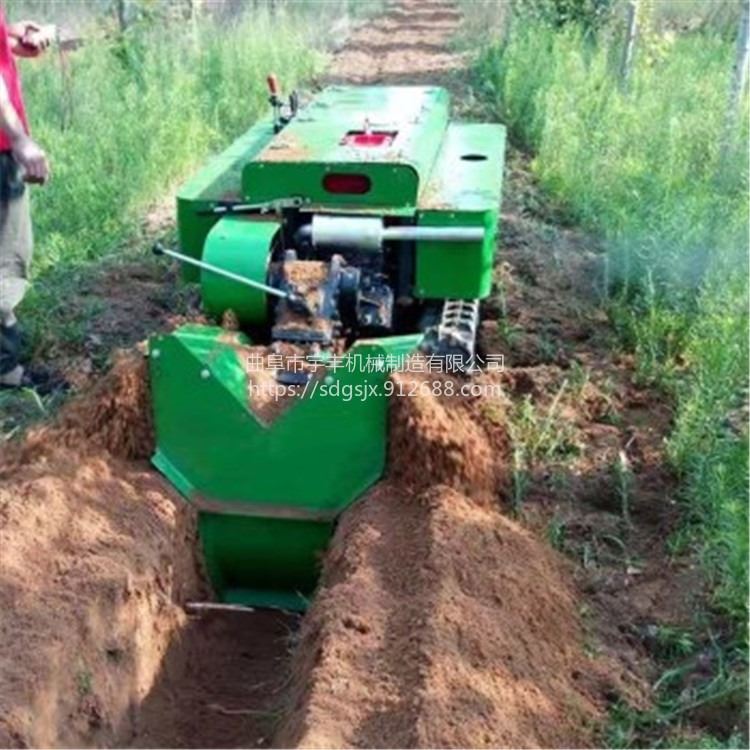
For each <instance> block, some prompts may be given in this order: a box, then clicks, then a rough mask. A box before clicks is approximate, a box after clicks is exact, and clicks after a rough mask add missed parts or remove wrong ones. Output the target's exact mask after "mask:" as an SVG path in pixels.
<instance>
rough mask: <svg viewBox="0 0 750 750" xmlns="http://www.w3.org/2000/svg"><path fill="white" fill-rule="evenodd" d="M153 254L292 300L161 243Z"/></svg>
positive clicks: (279, 291) (260, 284)
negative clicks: (166, 256)
mask: <svg viewBox="0 0 750 750" xmlns="http://www.w3.org/2000/svg"><path fill="white" fill-rule="evenodd" d="M153 252H154V255H168V256H169V257H170V258H174V259H175V260H179V261H181V262H182V263H187V264H188V265H191V266H195V267H196V268H200V269H201V270H203V271H208V272H209V273H215V274H216V275H217V276H223V277H224V278H225V279H231V280H232V281H236V282H237V283H238V284H244V285H245V286H249V287H252V288H253V289H257V290H259V291H261V292H265V293H266V294H272V295H273V296H274V297H280V298H281V299H292V295H291V294H287V292H283V291H281V289H277V288H276V287H275V286H269V285H268V284H262V283H261V282H260V281H253V280H252V279H248V278H246V277H245V276H240V275H239V274H236V273H232V272H231V271H227V270H225V269H223V268H219V267H218V266H214V265H212V264H211V263H204V262H203V261H202V260H196V259H195V258H191V257H190V256H189V255H183V254H182V253H178V252H177V251H176V250H169V249H168V248H166V247H164V246H163V245H162V244H161V243H159V242H157V243H156V244H155V245H154V247H153Z"/></svg>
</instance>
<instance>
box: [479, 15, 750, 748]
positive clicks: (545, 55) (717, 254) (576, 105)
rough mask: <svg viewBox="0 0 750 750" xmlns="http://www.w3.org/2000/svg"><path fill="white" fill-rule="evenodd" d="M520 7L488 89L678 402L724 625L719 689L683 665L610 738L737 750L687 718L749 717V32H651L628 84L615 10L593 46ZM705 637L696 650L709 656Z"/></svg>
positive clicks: (677, 448)
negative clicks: (742, 39) (745, 71)
mask: <svg viewBox="0 0 750 750" xmlns="http://www.w3.org/2000/svg"><path fill="white" fill-rule="evenodd" d="M537 5H538V4H537ZM645 5H646V6H648V5H649V4H648V3H646V4H645ZM514 8H515V13H514V14H513V18H512V22H511V23H510V25H506V26H505V28H504V29H502V30H500V31H498V32H497V33H496V34H495V36H494V38H491V39H490V40H489V41H488V42H487V43H486V44H485V45H484V46H483V48H482V50H481V51H480V54H479V55H478V59H477V62H476V66H475V73H476V81H477V86H478V88H479V90H480V91H481V92H482V94H483V96H484V98H485V101H486V102H487V103H488V105H489V106H490V107H491V108H492V109H493V110H494V113H495V114H496V116H498V118H499V119H501V120H502V121H504V122H506V123H507V124H508V125H509V127H510V131H511V135H512V137H513V139H514V140H515V143H516V144H517V145H518V146H520V147H521V148H522V149H524V150H527V151H529V152H531V154H532V156H533V162H532V164H533V169H534V172H535V175H536V177H537V179H538V182H539V184H540V185H541V187H542V188H543V189H544V190H545V192H546V193H547V194H548V195H549V196H551V197H552V198H553V200H554V202H555V205H556V207H559V208H558V209H557V210H559V211H560V215H561V217H562V218H563V220H566V221H570V222H575V223H578V224H580V225H583V226H584V227H586V228H588V229H589V230H591V231H594V232H596V233H597V234H599V235H600V236H602V237H603V239H604V247H605V249H606V269H607V282H608V284H607V288H608V290H609V295H610V296H609V301H608V303H609V310H610V315H611V319H612V322H613V324H614V326H615V329H616V330H617V332H618V333H619V337H620V341H621V342H622V345H623V346H624V347H625V348H627V349H628V350H630V351H632V352H634V353H635V354H636V358H635V360H636V377H637V378H638V379H639V380H640V381H641V382H644V383H652V384H656V385H658V386H659V387H661V388H663V389H665V390H666V391H667V392H668V393H669V394H671V396H672V397H673V399H674V404H675V410H674V414H675V416H674V427H673V431H672V433H671V435H670V438H669V441H668V456H669V459H670V461H671V464H672V466H673V467H674V469H675V471H676V473H677V474H678V476H679V477H680V478H681V480H682V482H681V493H680V496H681V499H682V501H683V504H684V508H685V519H686V522H685V525H684V526H683V528H681V529H680V532H679V540H678V541H679V545H678V546H679V548H680V549H681V550H682V551H685V549H686V548H692V549H693V550H695V551H696V552H697V554H698V555H699V559H700V560H701V562H702V567H703V569H704V571H705V573H706V576H707V578H708V580H709V583H710V584H711V591H712V598H711V606H712V608H713V614H718V615H719V618H718V621H719V622H720V623H721V625H720V634H719V635H718V636H717V637H716V643H715V644H714V645H713V646H712V647H711V648H712V651H711V658H712V659H713V660H714V662H715V663H714V664H713V666H712V667H711V668H710V669H708V670H707V673H708V674H711V675H713V676H712V677H711V679H704V680H701V681H698V682H697V683H695V684H691V685H689V686H686V685H685V684H684V682H681V681H680V679H678V677H679V675H678V674H677V673H675V672H671V673H670V672H669V670H670V669H676V668H677V667H678V666H679V668H680V669H682V666H681V665H676V664H672V663H671V662H670V664H669V665H667V666H668V669H667V671H666V672H665V674H667V675H669V676H668V677H665V679H664V680H663V681H661V682H660V684H659V689H658V690H657V691H656V704H655V706H654V708H653V710H652V711H649V712H633V711H631V710H630V709H627V708H626V707H622V708H621V709H618V710H617V711H615V712H614V714H613V723H612V728H611V736H610V737H609V738H608V741H609V743H610V744H611V745H612V746H617V747H629V746H638V744H639V743H640V744H643V743H646V744H649V743H654V744H656V745H657V746H672V747H677V746H685V747H687V746H693V747H697V746H703V747H735V746H739V745H738V744H737V743H738V742H740V743H742V742H743V741H744V742H746V739H743V736H744V735H743V734H742V732H740V730H739V728H738V726H735V725H732V726H727V725H726V724H721V723H719V724H717V725H716V726H710V727H708V728H707V729H706V730H705V732H702V733H699V734H698V735H693V734H689V733H688V734H685V733H684V732H688V727H687V725H686V724H685V723H684V719H685V718H686V717H687V716H688V715H690V716H700V717H703V716H704V715H707V714H710V713H712V712H713V711H714V708H712V707H718V708H716V709H715V710H716V711H718V712H720V713H721V712H723V713H724V716H725V717H731V716H735V717H736V716H737V715H741V716H746V714H743V713H742V709H741V706H740V704H741V703H742V702H743V701H746V697H747V682H746V671H747V668H746V639H747V630H746V624H747V599H748V596H747V595H748V585H747V584H748V498H747V487H748V433H747V422H748V414H747V403H748V401H747V399H748V388H747V386H748V361H749V358H748V277H747V267H748V231H747V226H748V200H747V194H748V169H747V148H748V117H747V106H746V105H747V98H745V101H744V105H745V106H744V107H743V116H742V117H741V118H740V122H739V124H738V126H737V128H736V130H735V132H733V133H731V134H729V137H728V138H727V136H726V132H727V131H726V130H725V123H726V119H725V117H726V106H727V92H728V88H729V80H730V74H731V68H732V62H733V59H734V53H735V42H734V37H733V33H732V32H733V31H734V29H732V28H731V24H729V25H727V24H722V25H721V28H717V27H715V26H712V25H711V24H710V23H703V24H701V25H700V27H699V28H698V29H697V30H692V31H685V32H682V33H674V32H667V33H663V34H659V33H658V32H656V31H655V30H654V28H655V27H653V26H652V27H650V29H649V34H650V35H651V39H641V40H639V44H641V45H642V46H641V48H640V54H639V55H637V57H636V65H635V68H634V70H633V72H632V75H631V78H630V80H629V83H628V86H627V87H625V86H623V85H622V84H621V81H620V80H619V76H618V67H619V61H620V58H621V50H622V27H621V25H618V19H617V16H616V14H615V15H613V16H612V18H611V19H610V20H609V21H608V22H607V23H606V24H604V25H603V26H602V27H601V28H599V29H598V30H597V31H596V33H592V31H591V29H590V28H587V27H586V26H585V25H583V24H580V23H576V22H570V23H564V24H561V23H557V22H554V23H553V22H551V21H550V20H549V19H545V18H544V14H543V13H542V14H540V13H538V12H535V13H528V12H524V6H522V5H520V4H518V5H515V6H514ZM655 37H658V39H656V41H655V42H654V38H655ZM649 43H650V44H651V48H650V49H647V48H646V47H647V46H648V44H649ZM724 144H726V146H725V147H724V148H723V147H722V146H723V145H724ZM676 546H677V545H676ZM701 642H705V638H703V637H701V638H696V639H694V647H695V650H696V651H697V650H700V648H701V645H700V643H701ZM688 645H689V644H688V642H687V641H685V642H684V643H679V644H678V646H679V648H678V649H677V651H679V654H676V655H675V660H676V659H677V656H679V658H680V659H682V660H683V661H684V660H685V659H688V657H687V655H686V653H684V652H685V650H686V649H687V650H690V649H688V648H687V647H688ZM672 650H674V649H672ZM691 658H693V660H694V659H695V658H702V656H701V654H700V653H699V654H697V655H696V654H693V657H691ZM688 661H689V659H688ZM716 662H721V664H720V666H719V667H718V668H717V667H716ZM691 670H693V671H695V664H688V666H687V667H685V669H684V672H680V673H679V674H681V675H683V676H684V675H687V674H688V673H690V671H691ZM701 723H702V719H701ZM683 730H684V732H683ZM691 743H692V744H691Z"/></svg>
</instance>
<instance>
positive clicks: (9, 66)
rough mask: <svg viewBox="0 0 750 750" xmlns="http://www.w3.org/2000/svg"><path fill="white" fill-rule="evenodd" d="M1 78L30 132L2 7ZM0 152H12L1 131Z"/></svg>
mask: <svg viewBox="0 0 750 750" xmlns="http://www.w3.org/2000/svg"><path fill="white" fill-rule="evenodd" d="M0 76H2V77H3V80H4V81H5V86H6V87H7V89H8V95H9V96H10V102H11V104H12V105H13V107H14V108H15V110H16V112H17V113H18V116H19V117H20V118H21V122H22V123H23V126H24V129H25V130H26V132H27V133H28V132H29V124H28V121H27V120H26V108H25V107H24V105H23V94H22V93H21V79H20V77H19V75H18V70H17V69H16V61H15V60H14V59H13V53H12V52H11V50H10V37H9V36H8V24H7V22H6V20H5V12H4V11H3V9H2V6H0ZM0 151H10V140H9V139H8V136H7V135H6V134H5V131H3V130H1V129H0Z"/></svg>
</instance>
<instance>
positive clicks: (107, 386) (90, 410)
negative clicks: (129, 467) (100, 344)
mask: <svg viewBox="0 0 750 750" xmlns="http://www.w3.org/2000/svg"><path fill="white" fill-rule="evenodd" d="M60 446H65V447H67V448H70V449H71V450H73V451H78V450H81V451H84V452H90V451H92V450H93V451H99V450H102V449H103V450H106V451H108V452H109V453H111V454H112V455H113V456H116V457H118V458H124V459H139V458H148V457H149V456H151V454H152V453H153V452H154V430H153V424H152V420H151V399H150V392H149V379H148V362H147V360H146V357H145V356H144V355H143V354H142V353H140V352H139V351H138V350H127V351H124V350H123V351H120V352H118V353H117V354H116V355H115V357H114V359H113V364H112V367H111V369H110V370H109V372H107V374H106V375H104V376H103V377H102V378H100V379H99V380H98V381H96V383H95V384H94V385H93V387H92V388H91V389H90V390H88V391H86V392H85V393H81V394H79V395H77V396H76V397H75V398H73V399H72V400H71V401H70V402H68V404H66V405H65V406H64V407H63V408H62V409H61V411H60V413H59V414H58V415H57V416H56V417H55V419H54V420H53V421H52V422H51V423H49V424H45V425H42V426H41V427H37V428H34V429H32V430H30V431H29V433H28V434H27V435H26V437H25V438H24V440H23V441H21V442H19V443H16V444H13V445H11V446H10V447H9V449H8V451H7V456H5V457H4V459H3V462H2V465H0V478H2V476H3V474H4V473H8V472H9V471H12V470H13V469H14V468H15V467H17V466H19V465H22V464H23V463H26V462H28V461H30V460H33V459H35V458H38V457H39V456H40V455H43V454H46V453H48V452H49V451H50V450H53V449H57V448H59V447H60Z"/></svg>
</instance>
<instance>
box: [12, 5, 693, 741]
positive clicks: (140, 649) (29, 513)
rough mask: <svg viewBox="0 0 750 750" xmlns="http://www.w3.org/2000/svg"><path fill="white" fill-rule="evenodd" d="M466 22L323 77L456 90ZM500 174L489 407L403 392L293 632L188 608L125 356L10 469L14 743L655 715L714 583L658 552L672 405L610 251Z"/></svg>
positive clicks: (380, 43) (182, 552)
mask: <svg viewBox="0 0 750 750" xmlns="http://www.w3.org/2000/svg"><path fill="white" fill-rule="evenodd" d="M458 23H459V16H458V13H457V11H456V10H455V9H454V8H453V7H452V6H451V5H450V4H449V3H445V2H421V1H420V2H417V1H416V0H408V1H404V2H401V3H400V4H399V5H398V6H397V7H395V8H391V9H390V10H389V11H388V12H387V13H386V14H385V15H384V16H382V17H380V18H378V19H375V20H374V21H372V22H371V23H369V24H367V25H366V26H364V27H362V28H360V29H359V30H358V31H357V32H355V34H354V35H353V37H352V38H351V39H350V40H349V42H348V44H347V45H346V46H345V47H344V48H343V49H342V51H341V52H340V53H339V55H338V56H337V58H336V59H335V60H334V62H333V68H332V73H331V76H332V79H334V80H348V81H353V82H384V83H386V82H407V81H408V82H426V81H427V82H434V83H440V82H445V81H450V80H452V79H454V78H456V77H458V78H459V79H460V76H461V71H462V66H463V64H464V62H463V60H462V59H461V57H460V56H459V55H457V54H455V53H453V52H450V51H449V45H448V40H449V38H450V37H451V35H452V34H453V33H454V31H455V29H456V28H457V26H458ZM507 178H508V180H509V182H508V183H506V198H505V199H504V209H503V210H504V214H503V235H504V236H503V241H502V249H501V254H500V256H499V264H498V267H497V269H496V282H497V288H498V290H502V293H500V292H498V293H497V294H494V295H493V297H492V298H491V299H490V300H489V301H488V303H487V304H486V305H485V309H484V312H483V320H484V322H483V324H482V333H481V343H482V346H483V348H484V350H485V351H486V352H499V353H504V354H505V356H506V364H507V367H506V369H505V371H504V372H485V373H482V374H481V375H479V376H478V378H477V379H476V382H477V383H478V384H481V385H485V386H492V391H491V395H489V396H487V395H485V396H482V395H472V396H467V397H464V398H457V397H450V398H449V397H447V396H445V397H437V396H433V395H430V394H429V393H428V392H427V390H426V389H419V388H416V389H414V390H415V391H416V392H417V394H418V395H417V396H415V397H401V398H394V399H392V404H391V425H390V433H391V439H390V445H389V468H388V474H387V476H386V477H385V478H384V480H383V481H382V482H381V483H379V484H378V485H377V486H375V487H374V488H373V489H372V490H371V491H370V492H369V493H368V494H367V495H366V496H365V497H363V498H362V499H361V500H360V501H359V502H357V503H356V504H355V505H354V506H353V507H352V508H350V509H349V510H348V511H347V512H346V513H345V514H344V515H343V516H342V518H341V519H340V523H339V524H338V527H337V530H336V532H335V536H334V539H333V542H332V545H331V549H330V551H329V553H328V555H327V556H326V559H325V561H324V566H323V573H322V579H321V585H320V587H319V591H318V593H317V595H316V597H315V600H314V602H313V604H312V606H311V608H310V610H309V611H308V613H307V614H306V615H305V616H304V618H302V619H301V620H300V619H299V618H297V617H295V616H292V615H288V614H283V613H273V612H266V613H252V612H247V611H244V612H231V613H226V612H223V613H209V614H206V613H204V614H202V615H195V614H193V615H188V614H186V609H185V606H184V605H185V604H186V603H187V602H190V601H206V600H208V599H210V596H211V594H210V591H209V590H208V587H207V585H206V583H205V580H204V576H203V573H202V570H201V562H200V556H199V554H198V553H197V549H198V547H197V544H196V539H195V519H194V517H193V515H192V513H191V512H190V510H189V508H188V507H187V506H186V504H185V503H184V502H183V501H182V500H181V499H180V498H179V497H178V496H177V495H176V493H175V492H174V491H173V490H172V489H171V487H170V486H169V485H168V484H167V483H166V482H165V481H164V480H162V479H161V478H160V477H159V475H157V474H156V473H155V472H154V471H153V470H152V469H151V468H149V464H148V463H147V459H148V457H149V455H150V454H151V451H152V448H153V434H152V426H151V423H150V406H149V394H148V386H147V377H146V366H145V361H144V358H143V356H142V355H141V354H140V353H139V352H138V351H130V352H129V353H123V354H121V355H119V356H118V357H116V358H115V362H114V365H113V367H112V369H111V371H110V372H109V374H108V375H107V376H106V377H104V378H101V379H99V380H98V381H97V382H96V383H95V384H94V385H93V387H90V388H87V389H86V391H85V392H82V393H81V394H80V395H78V396H77V397H76V398H74V399H72V400H71V401H70V402H69V404H68V405H67V407H65V408H64V409H63V410H62V412H61V413H60V414H59V416H58V417H57V419H55V420H54V421H52V422H51V423H48V424H46V425H44V426H42V427H38V428H35V429H33V430H31V431H29V432H28V433H27V434H26V436H25V437H24V438H23V439H22V440H18V441H16V442H15V443H13V444H10V445H6V446H5V447H4V448H3V451H4V452H3V455H2V457H0V554H1V556H2V566H0V613H1V614H0V634H1V635H0V746H16V747H23V746H85V747H92V746H94V747H105V746H132V747H154V746H159V747H162V746H163V747H264V746H270V745H277V746H287V747H302V746H304V747H341V746H376V747H400V746H404V747H429V746H433V747H441V746H446V747H467V746H472V747H493V746H494V747H497V746H502V747H539V746H541V747H572V746H593V745H595V744H596V743H597V741H598V738H599V737H600V735H599V734H598V731H599V728H600V727H601V723H602V720H603V719H604V717H605V715H606V711H607V709H608V707H609V706H610V705H611V704H612V703H613V702H616V701H620V700H625V701H627V702H629V703H630V704H631V705H635V706H644V705H647V704H648V700H649V688H648V685H649V681H650V680H652V679H653V677H654V674H653V665H652V663H651V661H650V660H649V657H648V653H647V649H646V648H645V647H644V646H643V643H642V641H641V640H640V636H639V633H640V632H641V629H642V628H643V627H644V626H646V625H648V624H649V623H654V622H657V623H680V622H684V621H685V618H687V617H688V613H689V610H690V602H689V600H688V599H687V597H686V596H685V594H684V593H683V592H686V591H689V592H693V593H694V594H695V595H698V593H699V592H700V589H701V586H702V582H701V581H700V580H699V579H698V578H697V577H696V574H695V572H694V571H693V570H691V569H688V568H681V567H679V565H678V564H675V563H674V562H671V561H670V560H669V559H668V558H667V555H666V553H665V552H664V550H663V547H664V545H663V544H662V541H661V540H663V539H664V538H665V536H666V535H667V534H668V533H669V530H670V528H671V524H672V523H673V518H674V515H675V514H674V510H673V507H672V506H673V503H672V502H671V501H670V497H671V492H672V487H673V480H672V478H671V477H670V476H669V475H668V474H667V473H666V472H665V471H664V469H663V468H662V466H663V436H664V434H665V433H666V431H667V429H668V426H669V419H670V415H669V411H668V408H667V407H666V406H665V405H664V404H663V403H661V402H660V400H659V398H658V396H655V395H654V394H651V393H649V392H648V391H645V390H642V389H638V388H637V387H636V386H634V385H633V380H632V363H630V362H629V361H628V360H627V358H621V359H614V358H613V356H612V354H611V348H610V346H609V343H610V342H609V327H608V324H607V320H606V316H604V315H603V313H602V312H601V308H600V307H599V306H598V305H597V301H596V295H595V293H594V292H595V289H596V279H598V278H600V265H601V264H600V259H601V255H600V254H599V253H598V249H597V248H596V246H595V245H594V244H593V243H591V242H590V240H588V239H587V238H586V237H585V236H582V235H578V234H576V233H575V232H573V231H572V230H559V229H557V228H556V227H555V226H554V225H553V223H552V222H548V221H546V220H545V218H544V215H543V211H542V210H541V209H540V206H539V203H538V200H537V198H536V193H535V191H534V188H533V184H532V181H531V179H530V176H529V174H528V168H527V167H526V164H525V161H524V160H523V159H522V158H520V157H513V158H512V159H511V160H510V166H509V170H508V175H507ZM121 284H125V285H127V279H124V280H121ZM128 314H129V315H132V314H137V312H135V311H134V310H133V309H132V307H131V308H129V313H128ZM394 377H395V378H397V379H398V380H399V381H400V382H401V384H405V385H409V384H410V383H412V380H413V379H414V378H422V379H424V378H425V376H424V375H407V374H405V373H402V374H398V375H395V376H394ZM406 390H410V389H408V388H407V389H406ZM530 409H535V410H536V412H535V413H536V414H537V415H538V416H537V422H536V423H535V422H534V417H533V414H532V413H531V412H530V411H529V410H530ZM533 424H537V426H539V425H541V429H539V430H537V432H536V433H534V436H533V437H529V436H527V440H526V442H525V443H522V441H521V437H519V430H520V426H523V425H526V427H527V428H528V429H530V427H529V425H532V426H533ZM553 425H554V434H555V440H554V441H552V442H551V441H550V435H551V433H552V431H553V428H552V426H553ZM545 441H546V442H545ZM522 444H523V445H525V446H526V450H527V453H525V454H524V453H523V452H522V451H521V452H520V451H519V446H520V445H522ZM545 446H546V447H545ZM543 448H544V450H542V449H543ZM618 462H619V463H618ZM613 466H620V467H621V469H622V468H623V467H625V468H626V469H627V476H628V477H629V480H628V486H627V491H628V507H627V509H626V510H627V513H624V511H623V508H622V496H623V495H622V492H623V486H622V481H621V479H622V476H623V472H622V471H621V472H620V474H617V473H616V472H615V473H613ZM618 477H619V478H620V481H619V484H618V479H617V478H618ZM521 503H522V506H521ZM511 505H512V506H513V509H514V512H511ZM624 515H626V516H627V517H625V518H624ZM625 522H626V523H625ZM550 529H556V530H558V532H559V530H560V529H562V530H563V531H564V532H565V534H564V541H561V539H562V536H560V535H559V534H558V537H559V538H558V537H555V538H556V540H557V543H556V545H555V546H556V547H557V548H558V549H559V550H561V551H557V550H556V549H554V548H553V545H552V544H550V543H549V539H548V537H549V536H550V533H549V530H550ZM613 539H614V540H615V542H616V541H617V540H625V542H626V544H627V547H628V549H629V550H630V554H629V555H628V556H627V559H625V557H624V553H623V550H622V549H621V547H620V546H618V545H617V544H615V542H613V541H612V540H613ZM620 544H622V541H620ZM561 552H564V553H566V554H561ZM580 559H584V565H578V564H576V561H577V560H580ZM190 611H193V610H190Z"/></svg>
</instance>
